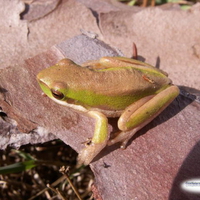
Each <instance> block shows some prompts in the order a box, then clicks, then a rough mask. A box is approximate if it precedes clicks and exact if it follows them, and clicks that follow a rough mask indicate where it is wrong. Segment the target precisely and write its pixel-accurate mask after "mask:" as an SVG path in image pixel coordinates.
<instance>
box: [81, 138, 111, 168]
mask: <svg viewBox="0 0 200 200" xmlns="http://www.w3.org/2000/svg"><path fill="white" fill-rule="evenodd" d="M106 144H107V141H106V142H104V143H99V144H97V143H96V144H95V143H93V142H91V143H90V144H89V145H87V146H86V147H85V148H84V149H82V150H81V151H80V153H79V155H78V161H77V162H78V163H77V167H80V166H81V165H89V164H90V163H91V162H92V160H93V158H94V157H95V156H96V155H97V154H99V152H100V151H101V150H102V149H103V148H104V147H105V146H106Z"/></svg>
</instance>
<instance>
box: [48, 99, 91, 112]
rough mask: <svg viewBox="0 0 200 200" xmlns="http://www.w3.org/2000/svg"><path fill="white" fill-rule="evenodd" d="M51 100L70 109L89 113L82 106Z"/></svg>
mask: <svg viewBox="0 0 200 200" xmlns="http://www.w3.org/2000/svg"><path fill="white" fill-rule="evenodd" d="M51 99H52V100H53V101H55V102H56V103H58V104H60V105H63V106H67V107H69V108H73V109H75V110H78V111H81V112H88V110H87V109H86V108H84V107H83V106H81V105H75V104H70V103H67V102H66V101H61V100H57V99H55V98H51Z"/></svg>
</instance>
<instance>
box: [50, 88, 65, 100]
mask: <svg viewBox="0 0 200 200" xmlns="http://www.w3.org/2000/svg"><path fill="white" fill-rule="evenodd" d="M51 93H52V95H53V97H54V98H56V99H58V100H61V99H63V98H64V94H63V93H62V92H60V91H59V90H55V89H51Z"/></svg>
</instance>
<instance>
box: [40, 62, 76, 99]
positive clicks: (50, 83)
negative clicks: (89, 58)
mask: <svg viewBox="0 0 200 200" xmlns="http://www.w3.org/2000/svg"><path fill="white" fill-rule="evenodd" d="M73 66H76V64H75V63H74V62H73V61H71V60H69V59H63V60H61V61H60V62H58V63H57V64H56V65H54V66H52V67H49V68H46V69H43V70H42V71H41V72H39V74H38V75H37V81H38V83H39V85H40V87H41V89H42V91H43V92H44V93H45V94H46V95H47V96H48V97H49V98H51V99H53V100H54V101H57V102H58V101H59V102H60V101H67V93H68V90H69V88H70V84H68V83H69V82H70V80H71V76H70V73H69V70H70V69H71V68H72V67H73ZM66 74H67V76H66Z"/></svg>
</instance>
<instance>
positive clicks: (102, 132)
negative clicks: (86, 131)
mask: <svg viewBox="0 0 200 200" xmlns="http://www.w3.org/2000/svg"><path fill="white" fill-rule="evenodd" d="M88 114H89V115H90V116H91V117H93V118H94V119H95V131H94V135H93V137H92V139H90V140H89V141H88V142H87V143H86V147H85V148H84V149H82V150H81V152H80V153H79V156H78V164H77V166H80V165H82V164H83V165H89V164H90V162H91V161H92V160H93V158H94V157H95V156H96V155H97V154H98V153H99V152H100V151H101V150H102V149H103V148H104V147H105V146H106V145H107V141H108V140H109V137H110V134H109V132H108V119H107V117H106V116H105V115H104V114H102V113H100V112H98V111H89V112H88Z"/></svg>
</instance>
